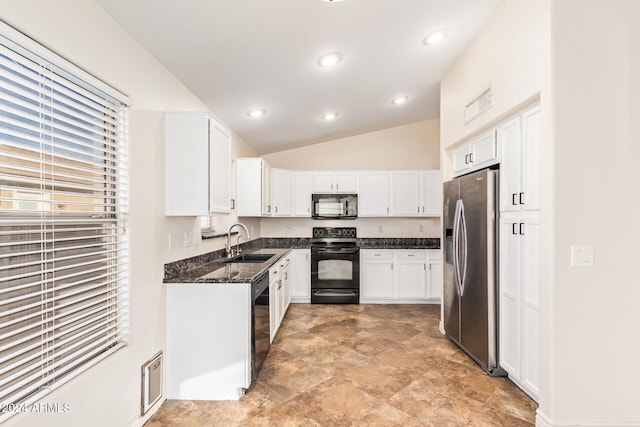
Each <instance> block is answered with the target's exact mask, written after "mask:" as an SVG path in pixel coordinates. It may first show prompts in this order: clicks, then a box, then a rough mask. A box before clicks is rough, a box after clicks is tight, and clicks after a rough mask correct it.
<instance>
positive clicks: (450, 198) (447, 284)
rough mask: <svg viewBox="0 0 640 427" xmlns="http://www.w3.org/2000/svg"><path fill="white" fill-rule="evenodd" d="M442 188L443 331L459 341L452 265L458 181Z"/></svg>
mask: <svg viewBox="0 0 640 427" xmlns="http://www.w3.org/2000/svg"><path fill="white" fill-rule="evenodd" d="M443 185H444V187H443V190H444V191H443V212H442V224H443V236H444V265H443V270H444V272H443V274H444V282H443V290H442V291H443V295H442V304H443V312H444V329H445V332H446V333H447V335H449V336H450V337H451V338H453V339H455V340H456V341H459V339H460V298H459V293H458V285H457V283H456V281H457V277H456V273H455V270H456V266H455V264H454V259H455V258H456V257H455V253H454V250H455V245H454V234H455V233H454V232H455V231H457V230H454V228H455V225H456V224H455V219H456V205H457V203H458V201H459V196H460V181H459V180H458V179H454V180H452V181H447V182H445V183H444V184H443Z"/></svg>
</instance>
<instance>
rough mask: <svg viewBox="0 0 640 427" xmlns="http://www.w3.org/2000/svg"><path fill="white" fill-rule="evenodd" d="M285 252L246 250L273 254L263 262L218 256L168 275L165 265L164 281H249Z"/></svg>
mask: <svg viewBox="0 0 640 427" xmlns="http://www.w3.org/2000/svg"><path fill="white" fill-rule="evenodd" d="M287 252H289V248H286V249H282V248H260V249H251V250H246V251H244V252H243V253H252V254H273V256H272V257H271V258H269V259H268V260H267V261H264V262H251V263H235V262H229V263H225V262H222V261H224V258H218V259H217V260H214V261H210V262H207V263H204V264H201V265H200V266H197V267H194V268H186V269H183V270H182V271H176V274H174V275H172V276H169V277H167V276H166V266H165V278H164V283H251V282H253V281H254V280H256V279H257V278H258V277H260V276H261V275H262V274H263V273H265V272H266V271H267V270H269V268H270V267H271V266H272V265H273V264H275V263H276V262H277V261H278V260H279V259H280V258H282V256H283V255H285V254H286V253H287ZM178 262H180V261H178Z"/></svg>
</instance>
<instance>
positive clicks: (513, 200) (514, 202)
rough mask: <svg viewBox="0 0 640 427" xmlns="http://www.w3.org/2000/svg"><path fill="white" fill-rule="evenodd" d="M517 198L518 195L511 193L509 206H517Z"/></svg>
mask: <svg viewBox="0 0 640 427" xmlns="http://www.w3.org/2000/svg"><path fill="white" fill-rule="evenodd" d="M517 198H518V193H512V194H511V204H512V205H513V206H517V205H518V200H516V199H517Z"/></svg>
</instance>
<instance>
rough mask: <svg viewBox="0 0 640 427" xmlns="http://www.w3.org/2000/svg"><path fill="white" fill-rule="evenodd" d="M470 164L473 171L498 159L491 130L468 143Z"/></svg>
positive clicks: (493, 134) (494, 136)
mask: <svg viewBox="0 0 640 427" xmlns="http://www.w3.org/2000/svg"><path fill="white" fill-rule="evenodd" d="M469 145H470V148H471V150H470V159H469V160H470V164H471V167H473V168H474V169H476V168H480V167H485V166H487V165H489V164H490V163H493V162H494V160H496V159H497V158H498V149H497V145H496V133H495V131H494V130H493V129H491V130H490V131H488V132H485V133H483V134H481V135H479V136H477V137H476V138H473V139H471V141H470V144H469Z"/></svg>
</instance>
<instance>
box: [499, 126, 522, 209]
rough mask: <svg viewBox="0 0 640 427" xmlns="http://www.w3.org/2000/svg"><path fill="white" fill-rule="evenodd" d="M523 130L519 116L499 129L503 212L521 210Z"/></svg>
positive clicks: (501, 207) (501, 203)
mask: <svg viewBox="0 0 640 427" xmlns="http://www.w3.org/2000/svg"><path fill="white" fill-rule="evenodd" d="M521 132H522V127H521V123H520V117H519V116H518V117H514V118H512V119H511V120H509V121H507V122H506V123H503V124H501V125H500V126H498V129H497V137H498V144H500V149H501V156H502V157H501V159H500V211H502V212H506V211H519V210H520V203H521V201H522V197H523V193H522V185H521V180H520V175H521V162H522V152H521V150H522V141H521Z"/></svg>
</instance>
